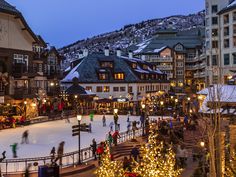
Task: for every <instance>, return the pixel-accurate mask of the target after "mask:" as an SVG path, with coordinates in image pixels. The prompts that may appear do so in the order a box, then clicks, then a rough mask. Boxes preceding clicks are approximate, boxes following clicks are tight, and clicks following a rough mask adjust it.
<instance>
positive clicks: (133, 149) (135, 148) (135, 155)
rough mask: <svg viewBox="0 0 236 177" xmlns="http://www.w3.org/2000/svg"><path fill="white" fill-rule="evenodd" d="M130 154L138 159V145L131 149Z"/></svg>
mask: <svg viewBox="0 0 236 177" xmlns="http://www.w3.org/2000/svg"><path fill="white" fill-rule="evenodd" d="M130 156H131V157H133V158H134V160H135V161H137V160H138V157H139V150H138V148H137V146H133V148H132V149H131V153H130Z"/></svg>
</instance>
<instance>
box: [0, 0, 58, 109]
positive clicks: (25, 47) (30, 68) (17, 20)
mask: <svg viewBox="0 0 236 177" xmlns="http://www.w3.org/2000/svg"><path fill="white" fill-rule="evenodd" d="M60 59H61V58H60V56H59V54H58V53H57V51H56V49H55V48H51V49H47V44H46V43H45V42H44V41H43V39H42V38H41V37H40V36H38V35H36V34H35V33H34V32H33V31H32V30H31V28H30V27H29V25H28V24H27V22H26V20H25V19H24V17H23V15H22V14H21V12H20V11H18V10H17V9H16V8H15V7H14V6H12V5H10V4H9V3H7V2H6V1H4V0H0V104H4V103H5V104H6V103H11V104H20V105H21V106H22V105H23V106H24V104H23V102H24V101H26V100H27V102H28V103H27V106H29V108H27V109H28V110H31V109H30V108H31V106H30V105H34V107H36V106H37V101H38V100H40V99H41V98H42V97H47V91H49V90H50V89H51V88H49V87H52V86H54V85H58V81H57V80H58V79H59V78H58V77H57V76H56V74H58V73H59V71H60V69H59V68H60ZM29 99H30V100H29ZM25 103H26V102H25ZM28 112H29V111H28Z"/></svg>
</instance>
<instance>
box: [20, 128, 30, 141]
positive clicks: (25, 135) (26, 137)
mask: <svg viewBox="0 0 236 177" xmlns="http://www.w3.org/2000/svg"><path fill="white" fill-rule="evenodd" d="M24 143H25V144H29V131H28V130H26V131H24V132H23V134H22V140H21V144H24Z"/></svg>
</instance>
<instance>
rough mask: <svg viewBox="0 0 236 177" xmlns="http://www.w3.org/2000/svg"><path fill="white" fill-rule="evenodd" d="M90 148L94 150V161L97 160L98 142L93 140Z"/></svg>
mask: <svg viewBox="0 0 236 177" xmlns="http://www.w3.org/2000/svg"><path fill="white" fill-rule="evenodd" d="M90 147H91V148H92V152H93V156H94V160H97V156H96V150H97V142H96V141H95V139H93V140H92V144H91V145H90Z"/></svg>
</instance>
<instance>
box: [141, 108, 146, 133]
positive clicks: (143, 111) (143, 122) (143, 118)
mask: <svg viewBox="0 0 236 177" xmlns="http://www.w3.org/2000/svg"><path fill="white" fill-rule="evenodd" d="M141 107H142V112H141V116H142V119H141V124H142V136H144V124H145V117H146V115H145V113H146V112H145V107H146V105H145V104H142V105H141Z"/></svg>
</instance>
